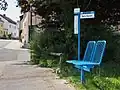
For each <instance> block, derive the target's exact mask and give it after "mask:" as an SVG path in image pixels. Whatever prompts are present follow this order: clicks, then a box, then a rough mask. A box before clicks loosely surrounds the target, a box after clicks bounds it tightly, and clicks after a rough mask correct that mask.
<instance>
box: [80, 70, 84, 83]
mask: <svg viewBox="0 0 120 90" xmlns="http://www.w3.org/2000/svg"><path fill="white" fill-rule="evenodd" d="M80 78H81V83H82V84H84V83H85V76H84V70H83V69H81V77H80Z"/></svg>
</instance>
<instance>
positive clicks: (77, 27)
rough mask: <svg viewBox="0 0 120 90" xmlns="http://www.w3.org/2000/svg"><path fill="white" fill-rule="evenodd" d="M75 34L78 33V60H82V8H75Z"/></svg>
mask: <svg viewBox="0 0 120 90" xmlns="http://www.w3.org/2000/svg"><path fill="white" fill-rule="evenodd" d="M74 34H78V60H80V8H75V9H74Z"/></svg>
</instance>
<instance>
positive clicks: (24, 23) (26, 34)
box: [22, 12, 29, 43]
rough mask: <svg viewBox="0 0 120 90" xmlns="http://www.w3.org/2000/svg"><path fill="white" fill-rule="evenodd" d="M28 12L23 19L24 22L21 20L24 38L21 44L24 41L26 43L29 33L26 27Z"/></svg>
mask: <svg viewBox="0 0 120 90" xmlns="http://www.w3.org/2000/svg"><path fill="white" fill-rule="evenodd" d="M28 16H29V15H28V12H27V13H26V16H25V18H24V20H23V22H22V23H23V26H22V27H23V36H24V38H23V42H24V41H26V43H28V31H29V27H28Z"/></svg>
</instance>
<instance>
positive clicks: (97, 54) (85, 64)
mask: <svg viewBox="0 0 120 90" xmlns="http://www.w3.org/2000/svg"><path fill="white" fill-rule="evenodd" d="M105 46H106V41H105V40H101V41H97V43H96V45H95V49H94V50H93V52H92V53H91V59H88V60H89V61H86V60H83V61H80V60H72V61H66V62H68V63H72V64H74V65H75V66H76V67H77V68H80V69H81V82H82V83H83V82H85V78H84V71H87V70H88V71H90V68H92V67H94V66H95V65H100V63H101V61H102V57H103V53H104V49H105ZM86 50H87V49H86ZM85 56H86V54H85ZM85 56H84V57H85ZM86 57H87V56H86ZM89 58H90V57H89Z"/></svg>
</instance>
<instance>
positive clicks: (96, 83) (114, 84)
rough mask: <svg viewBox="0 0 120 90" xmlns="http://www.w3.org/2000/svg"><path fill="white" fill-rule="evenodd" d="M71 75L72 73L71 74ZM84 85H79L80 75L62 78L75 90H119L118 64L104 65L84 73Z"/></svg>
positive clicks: (119, 67)
mask: <svg viewBox="0 0 120 90" xmlns="http://www.w3.org/2000/svg"><path fill="white" fill-rule="evenodd" d="M71 73H72V72H71ZM85 77H86V84H85V85H82V84H81V83H80V73H77V74H76V75H69V76H68V77H64V78H65V79H67V80H68V81H69V82H70V83H71V84H72V85H73V86H74V87H75V88H76V90H120V64H119V63H114V62H111V63H105V64H102V65H101V66H100V67H96V68H94V69H93V70H92V71H91V72H90V73H89V72H85Z"/></svg>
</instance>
